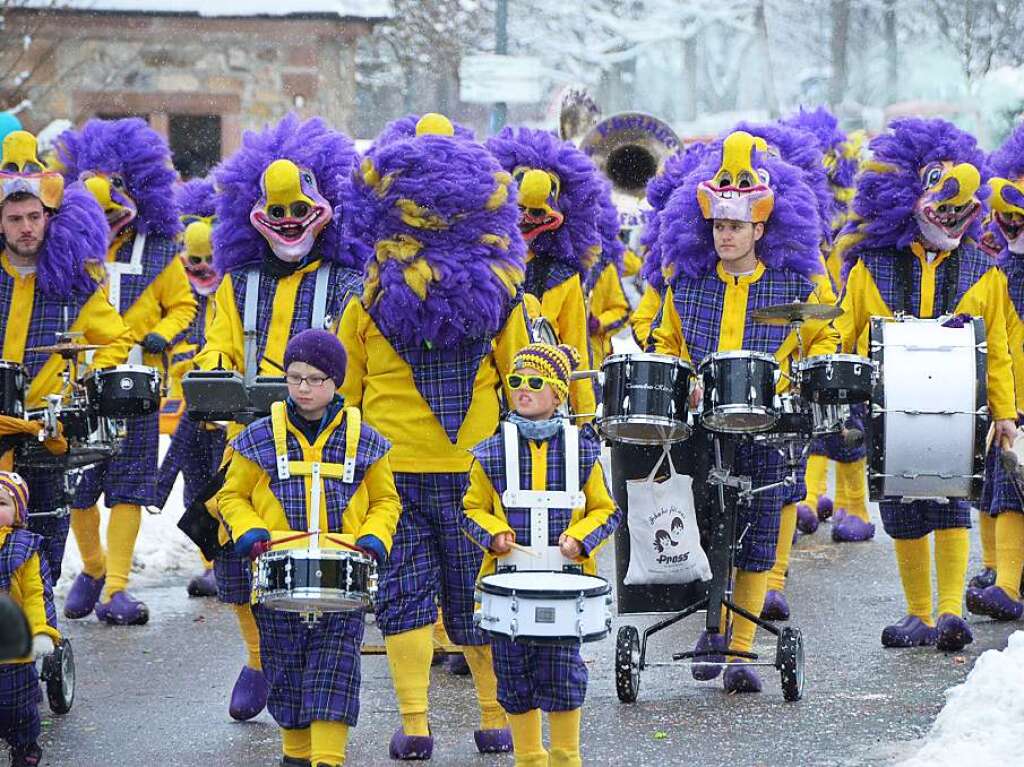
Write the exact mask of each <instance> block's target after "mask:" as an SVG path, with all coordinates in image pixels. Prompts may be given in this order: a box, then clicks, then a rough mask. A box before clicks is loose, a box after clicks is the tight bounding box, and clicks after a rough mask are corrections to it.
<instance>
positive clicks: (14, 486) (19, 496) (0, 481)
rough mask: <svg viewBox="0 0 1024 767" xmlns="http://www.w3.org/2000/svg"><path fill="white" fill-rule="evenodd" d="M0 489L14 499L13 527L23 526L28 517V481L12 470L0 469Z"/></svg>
mask: <svg viewBox="0 0 1024 767" xmlns="http://www.w3.org/2000/svg"><path fill="white" fill-rule="evenodd" d="M0 489H2V490H4V491H6V492H7V493H9V494H10V496H11V499H12V500H13V501H14V527H24V525H25V520H26V519H27V518H28V483H27V482H26V481H25V480H24V479H22V478H21V475H20V474H15V473H14V472H13V471H0Z"/></svg>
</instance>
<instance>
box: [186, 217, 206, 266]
mask: <svg viewBox="0 0 1024 767" xmlns="http://www.w3.org/2000/svg"><path fill="white" fill-rule="evenodd" d="M212 234H213V227H211V226H210V223H209V222H208V221H193V222H192V223H191V224H189V225H188V226H187V227H186V228H185V251H186V252H187V253H188V254H189V255H190V256H199V257H202V258H206V257H207V256H209V255H210V254H211V253H213V243H212V240H211V239H210V237H211V235H212Z"/></svg>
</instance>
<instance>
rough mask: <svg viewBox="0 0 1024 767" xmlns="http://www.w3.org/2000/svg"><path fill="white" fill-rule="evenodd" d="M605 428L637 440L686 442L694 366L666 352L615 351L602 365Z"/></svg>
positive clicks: (619, 438) (612, 436)
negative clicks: (630, 352)
mask: <svg viewBox="0 0 1024 767" xmlns="http://www.w3.org/2000/svg"><path fill="white" fill-rule="evenodd" d="M601 374H602V378H603V383H602V395H603V396H602V399H603V403H604V405H603V408H604V409H603V412H602V415H601V418H599V419H598V426H599V428H600V430H601V433H602V434H603V435H604V436H605V437H606V438H607V439H609V440H612V441H615V442H624V443H626V444H633V445H661V444H664V443H666V442H670V443H671V442H681V441H682V440H685V439H687V438H688V437H689V436H690V427H689V425H688V423H687V418H688V415H689V391H690V379H691V378H692V376H693V367H692V366H691V365H689V364H688V363H686V362H683V361H682V360H680V359H679V358H677V357H671V356H668V355H665V354H652V353H646V352H644V353H638V354H612V355H609V356H608V357H606V358H605V360H604V362H603V364H602V365H601Z"/></svg>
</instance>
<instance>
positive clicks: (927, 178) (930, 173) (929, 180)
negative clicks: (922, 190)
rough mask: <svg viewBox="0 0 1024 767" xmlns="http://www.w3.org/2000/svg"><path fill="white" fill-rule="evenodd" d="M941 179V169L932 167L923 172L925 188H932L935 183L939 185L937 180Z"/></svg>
mask: <svg viewBox="0 0 1024 767" xmlns="http://www.w3.org/2000/svg"><path fill="white" fill-rule="evenodd" d="M941 178H942V168H941V167H939V166H934V167H931V168H928V170H926V171H925V172H924V185H925V186H926V187H933V186H935V185H936V184H937V183H939V180H940V179H941Z"/></svg>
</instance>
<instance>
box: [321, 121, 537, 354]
mask: <svg viewBox="0 0 1024 767" xmlns="http://www.w3.org/2000/svg"><path fill="white" fill-rule="evenodd" d="M346 192H347V194H346V198H345V200H344V203H343V204H342V206H341V215H342V217H343V221H344V228H345V234H346V236H347V237H350V238H351V239H352V241H353V242H354V243H355V244H356V246H357V247H358V248H359V249H360V250H361V252H362V255H363V257H365V258H366V259H367V262H366V271H365V281H364V292H363V303H364V305H365V306H366V307H367V310H368V312H369V313H370V316H371V317H372V318H373V320H374V322H376V323H377V326H378V327H379V328H380V330H381V332H382V333H384V335H385V336H387V337H388V338H391V339H397V340H399V341H402V342H404V343H409V344H417V345H422V344H423V343H430V344H431V345H433V346H437V347H442V348H452V347H456V346H459V345H461V344H462V343H464V342H466V341H468V340H471V339H482V338H492V337H493V336H494V335H496V334H497V333H498V332H499V331H500V329H501V328H502V326H503V325H504V322H505V320H506V318H507V316H508V308H509V306H510V305H511V303H512V300H513V298H514V296H515V295H516V294H517V293H518V291H519V286H520V284H521V282H522V279H523V272H524V270H525V262H524V256H525V253H526V245H525V243H524V242H523V239H522V236H521V234H520V232H519V209H518V206H517V205H516V188H515V183H514V182H513V181H512V177H511V174H509V173H507V172H505V171H503V170H502V168H501V166H500V165H499V164H498V162H497V160H495V159H494V157H493V156H492V155H491V154H489V153H488V152H487V150H486V149H484V147H483V146H481V145H480V144H478V143H476V142H470V141H466V140H463V139H461V138H456V137H449V136H435V135H425V136H420V137H417V138H412V139H406V140H404V141H395V142H392V143H390V144H386V145H383V146H377V147H374V148H372V149H370V151H368V152H367V154H366V157H365V158H364V159H363V162H362V166H361V167H360V169H359V171H358V172H357V173H355V174H354V177H353V181H352V184H351V185H350V186H349V187H348V188H347V190H346Z"/></svg>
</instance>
